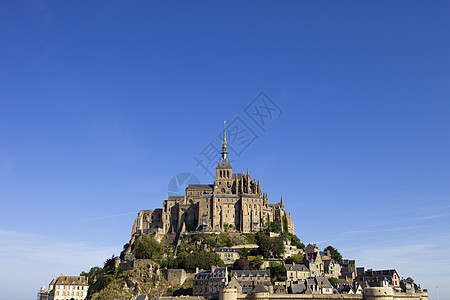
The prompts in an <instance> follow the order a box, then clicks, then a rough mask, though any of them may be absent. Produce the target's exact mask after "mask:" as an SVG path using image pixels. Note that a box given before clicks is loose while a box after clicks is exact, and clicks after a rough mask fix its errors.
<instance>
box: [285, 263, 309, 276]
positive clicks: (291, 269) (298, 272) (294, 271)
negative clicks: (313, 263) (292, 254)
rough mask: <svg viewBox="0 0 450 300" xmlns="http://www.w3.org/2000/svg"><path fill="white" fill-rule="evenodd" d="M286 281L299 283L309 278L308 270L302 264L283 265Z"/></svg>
mask: <svg viewBox="0 0 450 300" xmlns="http://www.w3.org/2000/svg"><path fill="white" fill-rule="evenodd" d="M284 267H285V269H286V276H287V280H288V281H299V280H304V279H307V278H309V277H310V274H309V269H308V268H307V267H306V266H305V265H304V264H296V263H294V262H293V263H292V264H284Z"/></svg>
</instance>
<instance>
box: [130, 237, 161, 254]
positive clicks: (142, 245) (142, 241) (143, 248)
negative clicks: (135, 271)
mask: <svg viewBox="0 0 450 300" xmlns="http://www.w3.org/2000/svg"><path fill="white" fill-rule="evenodd" d="M134 252H135V254H136V257H140V258H151V259H155V258H159V257H161V252H162V246H161V244H160V243H159V242H158V241H157V240H155V238H154V237H153V236H151V235H149V234H144V235H142V236H140V237H139V238H138V240H137V241H136V248H135V249H134Z"/></svg>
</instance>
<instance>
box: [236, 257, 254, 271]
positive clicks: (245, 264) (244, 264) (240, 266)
mask: <svg viewBox="0 0 450 300" xmlns="http://www.w3.org/2000/svg"><path fill="white" fill-rule="evenodd" d="M249 268H250V261H249V260H248V259H246V258H239V259H237V260H236V261H235V262H234V264H233V269H234V270H248V269H249Z"/></svg>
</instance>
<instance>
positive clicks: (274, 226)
mask: <svg viewBox="0 0 450 300" xmlns="http://www.w3.org/2000/svg"><path fill="white" fill-rule="evenodd" d="M269 231H270V232H275V233H280V232H281V226H280V224H278V223H277V222H270V223H269Z"/></svg>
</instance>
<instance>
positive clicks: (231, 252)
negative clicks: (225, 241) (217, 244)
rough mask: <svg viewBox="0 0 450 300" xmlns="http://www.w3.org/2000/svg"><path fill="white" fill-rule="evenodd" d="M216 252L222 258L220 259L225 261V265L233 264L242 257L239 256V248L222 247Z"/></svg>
mask: <svg viewBox="0 0 450 300" xmlns="http://www.w3.org/2000/svg"><path fill="white" fill-rule="evenodd" d="M214 252H216V253H217V254H218V255H219V256H220V259H221V260H223V262H224V263H225V264H232V263H234V262H235V261H236V260H237V259H239V258H240V257H241V256H240V255H239V249H237V248H231V247H221V248H216V249H215V251H214Z"/></svg>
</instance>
